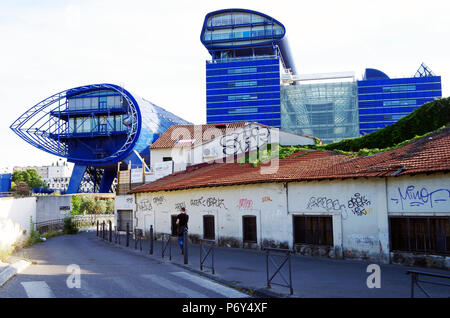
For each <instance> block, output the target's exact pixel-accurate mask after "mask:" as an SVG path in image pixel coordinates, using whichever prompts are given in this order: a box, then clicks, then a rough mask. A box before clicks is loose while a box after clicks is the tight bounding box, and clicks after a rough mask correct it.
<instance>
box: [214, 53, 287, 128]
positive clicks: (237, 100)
mask: <svg viewBox="0 0 450 318" xmlns="http://www.w3.org/2000/svg"><path fill="white" fill-rule="evenodd" d="M206 117H207V123H208V124H213V123H223V122H236V121H256V122H259V123H262V124H265V125H270V126H274V127H278V128H279V127H280V124H281V122H280V61H279V59H278V58H277V57H267V58H264V57H261V58H258V59H255V58H248V59H242V58H241V59H238V61H230V60H229V59H226V60H214V61H208V62H207V64H206Z"/></svg>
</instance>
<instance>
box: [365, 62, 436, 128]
mask: <svg viewBox="0 0 450 318" xmlns="http://www.w3.org/2000/svg"><path fill="white" fill-rule="evenodd" d="M441 97H442V87H441V77H440V76H436V75H434V73H433V72H432V71H431V70H430V69H429V68H428V67H427V66H426V65H425V64H423V63H422V65H421V66H420V68H419V69H418V70H417V72H416V74H415V75H414V76H413V77H406V78H389V76H387V75H386V74H385V73H383V72H381V71H379V70H376V69H371V68H368V69H366V72H365V74H364V78H363V80H362V81H358V108H359V132H360V134H362V135H364V134H367V133H370V132H373V131H376V130H378V129H380V128H384V127H386V126H387V125H390V124H393V123H395V122H396V121H397V120H399V119H400V118H403V117H405V116H406V115H408V114H410V113H411V112H413V111H414V110H416V109H417V108H419V107H420V106H422V105H423V104H425V103H427V102H430V101H432V100H434V99H437V98H441Z"/></svg>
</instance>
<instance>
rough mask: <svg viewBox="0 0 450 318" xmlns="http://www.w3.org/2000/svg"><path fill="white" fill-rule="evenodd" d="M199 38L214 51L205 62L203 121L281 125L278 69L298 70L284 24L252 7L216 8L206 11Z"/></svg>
mask: <svg viewBox="0 0 450 318" xmlns="http://www.w3.org/2000/svg"><path fill="white" fill-rule="evenodd" d="M200 41H201V42H202V44H203V45H204V46H205V47H206V49H207V50H208V52H209V53H210V54H211V57H212V59H211V61H207V62H206V109H207V110H206V118H207V123H208V124H216V123H223V122H236V121H256V122H259V123H262V124H265V125H269V126H274V127H277V128H281V98H280V83H281V72H285V73H294V74H295V73H296V70H295V65H294V62H293V59H292V57H291V53H290V50H289V45H288V41H287V37H286V28H285V27H284V25H283V24H282V23H281V22H279V21H277V20H276V19H274V18H272V17H270V16H268V15H266V14H264V13H261V12H257V11H253V10H247V9H224V10H218V11H214V12H210V13H208V14H207V15H206V16H205V19H204V22H203V27H202V31H201V34H200Z"/></svg>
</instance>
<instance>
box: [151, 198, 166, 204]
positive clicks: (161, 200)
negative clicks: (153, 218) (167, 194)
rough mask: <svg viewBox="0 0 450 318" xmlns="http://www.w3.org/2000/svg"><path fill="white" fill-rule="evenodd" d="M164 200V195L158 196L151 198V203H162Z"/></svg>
mask: <svg viewBox="0 0 450 318" xmlns="http://www.w3.org/2000/svg"><path fill="white" fill-rule="evenodd" d="M165 201H166V199H164V196H159V197H154V198H153V203H154V204H156V205H162V204H163V203H164V202H165Z"/></svg>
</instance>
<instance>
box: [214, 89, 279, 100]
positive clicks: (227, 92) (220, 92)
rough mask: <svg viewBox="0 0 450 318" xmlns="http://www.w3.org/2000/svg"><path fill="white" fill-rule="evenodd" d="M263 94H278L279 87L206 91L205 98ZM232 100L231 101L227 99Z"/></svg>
mask: <svg viewBox="0 0 450 318" xmlns="http://www.w3.org/2000/svg"><path fill="white" fill-rule="evenodd" d="M265 92H277V93H279V92H280V85H277V86H258V87H245V88H230V89H215V90H207V91H206V96H207V98H208V97H210V96H221V95H227V96H229V95H232V94H243V93H265ZM229 100H233V99H229Z"/></svg>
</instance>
